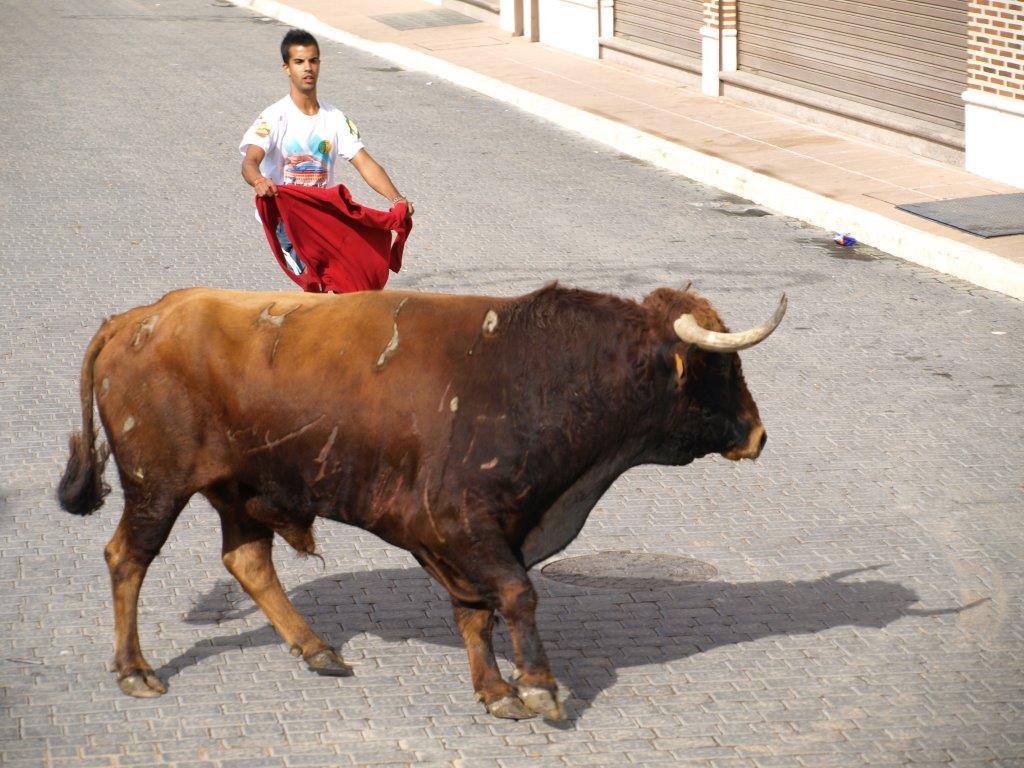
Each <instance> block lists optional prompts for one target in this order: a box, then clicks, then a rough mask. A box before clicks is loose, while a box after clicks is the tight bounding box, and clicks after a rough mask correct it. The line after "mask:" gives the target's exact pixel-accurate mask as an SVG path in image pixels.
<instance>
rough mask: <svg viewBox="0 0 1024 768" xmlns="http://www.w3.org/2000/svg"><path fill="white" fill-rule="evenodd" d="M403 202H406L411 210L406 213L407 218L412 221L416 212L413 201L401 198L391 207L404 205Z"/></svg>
mask: <svg viewBox="0 0 1024 768" xmlns="http://www.w3.org/2000/svg"><path fill="white" fill-rule="evenodd" d="M402 202H404V203H405V204H406V206H407V207H408V209H409V210H407V211H406V212H405V218H407V219H411V218H412V215H413V214H414V213H415V212H416V206H414V205H413V204H412V200H406V199H405V198H404V197H400V198H398V199H397V200H395V201H393V202H392V203H391V205H393V206H394V205H397V204H398V203H402Z"/></svg>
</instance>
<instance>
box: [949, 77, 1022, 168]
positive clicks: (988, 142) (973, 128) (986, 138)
mask: <svg viewBox="0 0 1024 768" xmlns="http://www.w3.org/2000/svg"><path fill="white" fill-rule="evenodd" d="M963 99H964V113H965V114H964V116H965V119H966V127H965V134H966V143H967V161H966V167H967V170H968V171H970V172H971V173H976V174H978V175H979V176H984V177H985V178H987V179H992V180H994V181H1001V182H1003V183H1004V184H1012V185H1013V186H1015V187H1021V188H1024V101H1021V100H1017V99H1008V98H1006V97H1005V96H996V95H994V94H991V93H985V92H984V91H974V90H967V91H964V95H963Z"/></svg>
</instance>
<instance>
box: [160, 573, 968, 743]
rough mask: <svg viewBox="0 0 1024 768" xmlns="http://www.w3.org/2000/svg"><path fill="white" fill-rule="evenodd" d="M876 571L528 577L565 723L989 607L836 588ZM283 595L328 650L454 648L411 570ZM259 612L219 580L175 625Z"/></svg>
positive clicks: (871, 585) (328, 582)
mask: <svg viewBox="0 0 1024 768" xmlns="http://www.w3.org/2000/svg"><path fill="white" fill-rule="evenodd" d="M881 567H882V566H872V567H868V568H858V569H852V570H846V571H839V572H836V573H832V574H828V575H826V576H823V577H821V578H819V579H814V580H807V581H758V582H726V581H707V582H685V581H671V580H665V579H650V578H643V579H640V578H629V577H616V578H607V579H602V578H600V577H588V579H587V586H586V587H579V586H574V585H568V584H563V583H560V582H556V581H553V580H551V579H549V578H546V577H544V576H543V574H542V573H541V572H540V571H534V576H535V579H534V583H535V585H536V588H537V592H538V596H539V598H540V601H539V608H538V623H539V624H540V627H541V633H542V636H543V638H544V642H545V646H546V648H547V650H548V653H549V656H550V657H551V658H552V661H553V665H556V666H558V665H560V666H561V667H562V669H558V670H556V674H557V676H558V677H559V679H560V680H561V681H562V682H563V683H565V684H566V685H567V686H568V688H569V689H570V691H571V694H572V698H571V699H570V700H569V702H567V703H568V704H569V707H568V709H567V713H568V715H569V722H570V723H571V722H572V721H574V720H575V719H576V718H578V717H579V716H580V715H581V714H582V713H583V712H585V711H586V710H587V709H588V708H589V707H590V705H591V704H592V703H593V701H594V699H595V698H596V697H597V696H598V695H599V694H600V693H601V692H602V691H604V690H606V689H608V688H610V687H611V686H612V685H614V684H615V682H616V680H617V670H619V669H623V668H627V667H632V666H638V665H649V664H662V663H667V662H670V661H675V660H678V659H684V658H687V657H689V656H692V655H694V654H698V653H702V652H704V651H709V650H711V649H713V648H718V647H720V646H725V645H734V644H737V643H744V642H750V641H756V640H760V639H762V638H765V637H771V636H776V635H798V634H809V633H815V632H820V631H822V630H826V629H832V628H834V627H844V626H855V627H865V628H875V629H880V628H882V627H885V626H887V625H888V624H891V623H892V622H894V621H897V620H899V619H903V618H909V617H920V618H929V617H937V616H945V615H952V614H958V613H961V612H963V611H965V610H969V609H971V608H973V607H975V606H977V605H979V604H981V603H983V602H986V600H987V599H985V600H977V601H975V602H973V603H970V604H968V605H965V606H961V607H954V608H938V609H922V608H915V607H913V605H914V603H916V602H918V596H917V594H916V593H915V592H914V591H912V590H910V589H908V588H907V587H905V586H903V585H901V584H897V583H893V582H887V581H881V580H878V579H874V580H864V581H852V582H851V581H844V579H846V578H847V577H850V576H853V575H856V574H862V573H865V572H869V571H875V570H878V569H879V568H881ZM289 596H290V597H291V599H292V601H293V602H294V604H295V606H296V608H298V610H300V611H301V612H302V613H304V614H305V615H306V616H307V617H308V618H309V620H310V622H311V624H313V625H314V627H315V629H316V630H317V631H318V632H319V633H321V634H322V636H323V637H325V638H327V639H328V640H329V641H330V642H333V643H336V644H337V646H338V647H342V646H343V645H344V644H345V643H346V642H347V641H348V640H350V639H351V638H352V637H353V636H355V635H358V634H361V633H366V634H370V635H374V636H376V637H379V638H381V639H382V640H384V641H386V642H404V641H406V640H410V639H411V640H419V641H422V642H427V643H431V644H435V645H441V646H447V647H453V648H461V647H462V638H461V636H460V635H459V633H458V631H457V630H456V628H455V626H454V622H453V621H452V618H451V610H450V607H449V603H448V599H447V595H446V594H445V593H444V590H443V589H441V587H439V586H438V585H437V584H436V583H435V582H433V580H431V579H430V577H429V576H427V574H426V573H425V572H424V571H423V570H421V569H420V568H418V567H410V568H390V569H381V570H373V571H358V572H354V573H339V574H335V575H332V576H324V577H321V578H318V579H315V580H313V581H310V582H307V583H306V584H303V585H301V586H298V587H295V588H294V589H292V590H291V591H290V594H289ZM257 610H258V609H257V608H256V606H255V605H252V604H251V603H250V602H249V600H248V598H247V597H246V596H245V594H244V593H242V592H241V590H240V589H238V587H237V585H235V584H234V582H232V581H229V580H224V581H221V582H219V583H218V584H217V585H215V586H214V587H213V589H211V590H210V591H209V592H207V593H206V594H204V595H202V596H201V597H200V598H199V600H198V601H197V602H196V603H195V605H194V606H193V607H192V609H191V610H190V611H189V613H188V615H187V616H186V617H185V621H187V622H189V623H195V624H222V623H224V622H230V621H233V620H235V619H239V618H243V617H246V616H249V615H250V614H252V613H254V612H256V611H257ZM501 634H504V633H501ZM279 642H280V639H279V638H278V636H277V634H276V633H275V631H274V630H273V628H272V627H270V626H269V625H267V626H265V627H261V628H260V629H256V630H250V631H248V632H242V633H238V634H227V635H222V636H219V637H215V638H210V639H208V640H204V641H201V642H199V643H197V644H196V645H194V646H193V647H192V648H190V649H189V650H187V651H185V652H184V653H182V654H180V655H179V656H177V657H176V658H174V659H172V660H170V661H169V662H167V664H165V665H164V667H162V668H161V669H160V670H159V672H158V674H160V675H161V676H162V677H164V678H165V679H166V678H167V677H170V676H173V675H175V674H177V672H179V671H180V670H182V669H185V668H187V667H190V666H192V665H194V664H196V663H198V662H199V661H200V660H202V659H205V658H208V657H210V656H215V655H217V654H219V653H221V652H222V651H223V650H230V649H236V648H239V647H244V646H250V645H254V646H261V645H271V644H275V643H279ZM510 650H511V649H510V644H509V643H508V640H507V637H501V638H499V636H498V634H497V633H496V636H495V651H496V653H498V654H499V655H504V656H505V658H506V659H507V658H508V657H509V656H510ZM341 684H344V683H341ZM469 695H471V691H467V696H469Z"/></svg>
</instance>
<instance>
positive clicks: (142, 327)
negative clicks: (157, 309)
mask: <svg viewBox="0 0 1024 768" xmlns="http://www.w3.org/2000/svg"><path fill="white" fill-rule="evenodd" d="M159 319H160V315H159V314H155V315H150V316H149V317H147V318H145V319H144V320H141V321H140V322H139V327H138V328H136V329H135V337H134V338H133V339H132V347H136V348H137V347H139V346H140V345H141V344H142V342H144V341H145V340H146V339H147V338H149V336H150V335H151V334H152V333H153V329H154V328H156V323H157V320H159Z"/></svg>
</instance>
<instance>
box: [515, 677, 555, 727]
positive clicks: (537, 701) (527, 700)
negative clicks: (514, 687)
mask: <svg viewBox="0 0 1024 768" xmlns="http://www.w3.org/2000/svg"><path fill="white" fill-rule="evenodd" d="M518 692H519V698H520V699H522V702H523V704H525V705H526V707H527V708H528V709H529V710H530V711H531V712H535V713H537V714H538V715H540V716H541V717H543V718H544V719H545V720H552V721H555V722H559V721H561V720H565V709H564V708H563V707H562V703H561V702H560V701H559V700H558V697H557V696H556V695H555V693H554V691H549V690H548V689H547V688H535V687H533V686H527V685H524V686H520V687H519V688H518Z"/></svg>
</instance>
